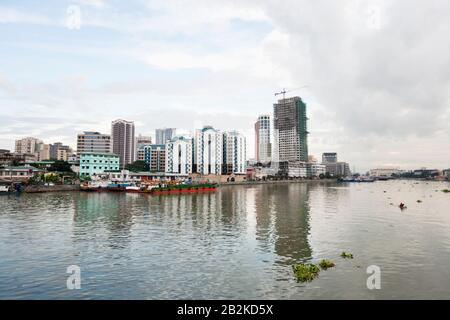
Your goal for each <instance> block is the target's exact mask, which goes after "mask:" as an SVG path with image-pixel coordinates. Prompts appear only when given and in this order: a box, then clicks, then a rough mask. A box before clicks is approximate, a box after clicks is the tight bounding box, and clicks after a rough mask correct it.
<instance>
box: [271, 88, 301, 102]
mask: <svg viewBox="0 0 450 320" xmlns="http://www.w3.org/2000/svg"><path fill="white" fill-rule="evenodd" d="M306 87H307V86H302V87H298V88H294V89H291V90H288V91H286V89H285V88H283V90H281V91H280V92H276V93H275V97H276V96H278V95H280V94H282V95H283V100H284V99H286V93H289V92H292V91H295V90H298V89H302V88H306Z"/></svg>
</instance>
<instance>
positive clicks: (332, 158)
mask: <svg viewBox="0 0 450 320" xmlns="http://www.w3.org/2000/svg"><path fill="white" fill-rule="evenodd" d="M322 164H323V165H325V172H326V173H328V174H330V175H331V176H334V177H336V176H344V177H346V176H349V175H351V171H350V165H349V164H348V163H347V162H339V161H338V156H337V153H336V152H325V153H323V154H322Z"/></svg>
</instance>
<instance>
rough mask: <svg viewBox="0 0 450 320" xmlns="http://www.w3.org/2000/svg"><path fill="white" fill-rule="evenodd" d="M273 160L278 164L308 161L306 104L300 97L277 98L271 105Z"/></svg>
mask: <svg viewBox="0 0 450 320" xmlns="http://www.w3.org/2000/svg"><path fill="white" fill-rule="evenodd" d="M273 115H274V140H275V141H274V143H275V144H274V147H275V148H274V154H273V157H274V159H273V160H274V161H275V162H278V163H279V164H280V169H281V168H282V167H283V166H282V163H286V162H292V161H302V162H307V161H308V130H307V121H308V118H307V116H306V104H305V103H304V102H303V101H302V99H301V98H300V97H292V98H286V99H284V98H283V99H281V100H278V103H275V104H274V105H273Z"/></svg>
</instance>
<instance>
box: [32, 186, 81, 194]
mask: <svg viewBox="0 0 450 320" xmlns="http://www.w3.org/2000/svg"><path fill="white" fill-rule="evenodd" d="M79 190H80V186H79V185H56V186H27V187H26V188H25V190H24V191H25V192H26V193H42V192H60V191H79Z"/></svg>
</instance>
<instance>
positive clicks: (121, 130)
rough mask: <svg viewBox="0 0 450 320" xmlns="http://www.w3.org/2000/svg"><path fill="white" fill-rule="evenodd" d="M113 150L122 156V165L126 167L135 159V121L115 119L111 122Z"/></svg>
mask: <svg viewBox="0 0 450 320" xmlns="http://www.w3.org/2000/svg"><path fill="white" fill-rule="evenodd" d="M111 139H112V142H111V144H112V152H113V153H114V154H117V155H118V156H119V158H120V165H121V166H122V168H124V167H125V166H126V165H127V164H130V163H132V162H134V160H135V145H136V140H135V136H134V122H132V121H126V120H121V119H119V120H115V121H113V122H112V124H111Z"/></svg>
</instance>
